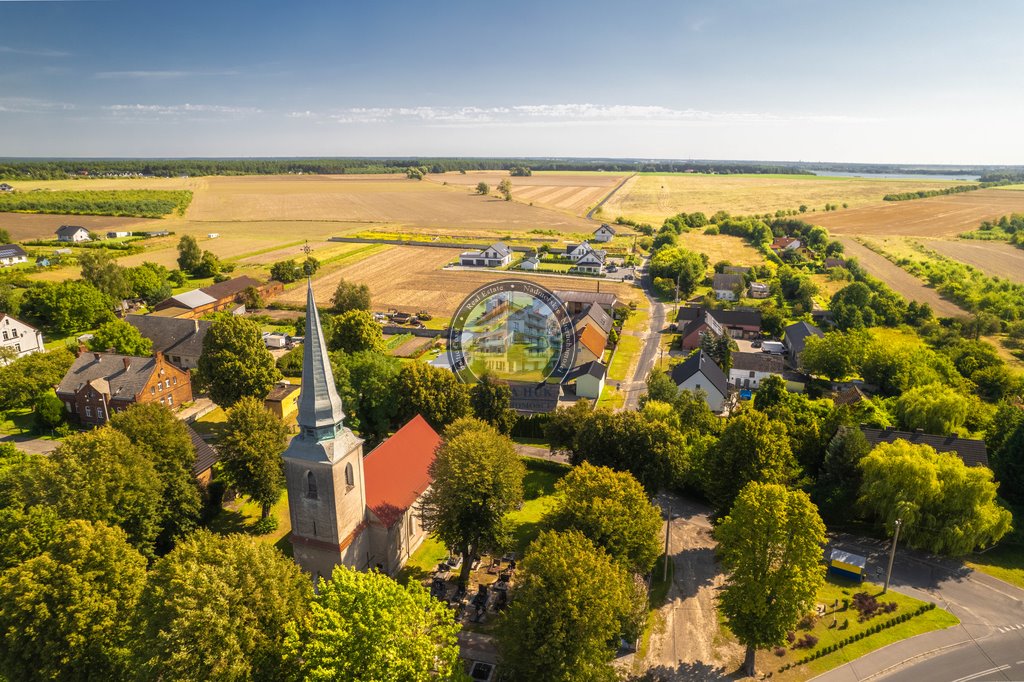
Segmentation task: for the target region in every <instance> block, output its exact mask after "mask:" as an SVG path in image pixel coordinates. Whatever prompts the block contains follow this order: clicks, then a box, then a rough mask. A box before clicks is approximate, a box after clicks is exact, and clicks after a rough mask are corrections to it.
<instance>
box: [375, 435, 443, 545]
mask: <svg viewBox="0 0 1024 682" xmlns="http://www.w3.org/2000/svg"><path fill="white" fill-rule="evenodd" d="M440 444H441V436H439V435H437V432H436V431H434V429H432V428H430V424H428V423H427V421H426V420H425V419H424V418H423V417H422V416H420V415H416V416H415V417H413V419H412V420H410V421H409V422H408V423H407V424H406V425H405V426H403V427H402V428H400V429H398V431H396V432H395V435H393V436H391V437H390V438H388V439H387V440H386V441H384V442H383V443H381V444H380V445H379V446H377V447H376V448H375V449H374V450H373V451H372V452H371V453H370V454H368V455H367V456H366V458H365V459H363V477H364V480H365V482H366V506H368V507H369V508H370V510H371V511H373V513H374V514H376V516H377V518H379V519H380V520H381V522H382V523H383V524H384V525H385V526H386V527H388V528H390V527H391V526H393V525H394V524H395V523H396V522H398V521H399V520H400V519H401V518H402V515H403V514H404V513H405V512H406V510H407V509H409V507H411V506H412V505H413V503H415V502H416V500H417V499H418V498H419V496H420V495H422V494H423V492H424V491H425V490H426V489H427V486H429V485H430V482H431V480H432V479H431V478H430V474H429V473H428V471H427V470H428V469H429V468H430V465H431V463H432V462H433V461H434V451H435V450H436V449H437V446H438V445H440Z"/></svg>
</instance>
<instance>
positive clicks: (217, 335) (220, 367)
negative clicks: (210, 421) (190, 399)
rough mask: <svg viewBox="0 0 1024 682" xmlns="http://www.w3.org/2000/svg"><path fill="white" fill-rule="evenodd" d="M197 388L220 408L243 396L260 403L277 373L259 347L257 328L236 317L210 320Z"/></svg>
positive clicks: (272, 360)
mask: <svg viewBox="0 0 1024 682" xmlns="http://www.w3.org/2000/svg"><path fill="white" fill-rule="evenodd" d="M199 376H200V382H199V383H200V384H201V385H202V386H205V387H206V388H207V389H208V390H209V392H210V398H212V399H213V402H215V403H217V404H218V405H220V406H221V407H230V406H232V405H234V404H235V403H236V402H238V401H239V400H240V399H241V398H242V397H243V396H252V397H254V398H259V399H261V400H262V399H263V398H264V397H265V396H266V395H267V393H269V392H270V388H271V387H272V386H273V385H274V382H275V381H277V380H278V379H280V378H281V373H280V372H279V371H278V369H277V365H276V364H275V363H274V356H273V355H271V354H270V351H268V350H267V347H266V344H264V343H263V335H262V332H261V330H260V326H259V325H258V324H256V323H255V322H253V321H252V320H249V319H246V318H244V317H239V316H237V315H224V316H221V317H218V318H217V319H216V320H214V322H213V324H212V325H210V329H209V331H207V332H206V339H205V341H204V342H203V352H202V354H201V355H200V356H199Z"/></svg>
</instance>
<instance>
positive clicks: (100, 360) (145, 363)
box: [57, 353, 156, 398]
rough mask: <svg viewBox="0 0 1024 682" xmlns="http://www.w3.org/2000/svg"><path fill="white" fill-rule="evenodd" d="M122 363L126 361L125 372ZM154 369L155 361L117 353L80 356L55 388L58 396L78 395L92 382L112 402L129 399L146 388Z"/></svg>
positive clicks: (84, 354)
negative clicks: (105, 386)
mask: <svg viewBox="0 0 1024 682" xmlns="http://www.w3.org/2000/svg"><path fill="white" fill-rule="evenodd" d="M125 360H129V361H130V362H129V365H128V367H127V368H126V367H125V366H124V365H125ZM154 369H156V358H141V357H135V356H131V355H121V354H119V353H82V354H81V355H79V356H78V357H77V358H75V361H74V363H72V365H71V369H69V370H68V372H67V374H65V375H64V378H63V379H61V380H60V384H58V385H57V392H58V393H78V392H79V391H80V390H82V387H84V386H85V385H86V384H88V383H89V382H91V381H96V380H100V381H104V382H106V383H107V384H108V385H109V390H105V391H104V392H105V393H106V394H107V395H109V396H110V397H111V398H113V397H119V398H129V397H133V396H135V395H137V394H138V393H139V392H140V391H142V389H143V388H144V387H145V386H146V382H147V381H148V380H149V377H150V375H152V374H153V370H154Z"/></svg>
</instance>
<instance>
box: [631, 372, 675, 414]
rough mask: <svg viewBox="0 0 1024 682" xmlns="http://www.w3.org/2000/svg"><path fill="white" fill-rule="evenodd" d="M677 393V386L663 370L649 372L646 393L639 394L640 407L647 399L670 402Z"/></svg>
mask: <svg viewBox="0 0 1024 682" xmlns="http://www.w3.org/2000/svg"><path fill="white" fill-rule="evenodd" d="M678 394H679V387H678V386H676V382H674V381H672V378H671V377H669V375H668V374H666V373H665V372H651V375H650V376H649V377H647V393H646V394H645V395H642V396H640V407H643V404H644V403H645V402H646V401H648V400H657V401H660V402H665V403H671V402H672V401H674V400H675V398H676V396H677V395H678Z"/></svg>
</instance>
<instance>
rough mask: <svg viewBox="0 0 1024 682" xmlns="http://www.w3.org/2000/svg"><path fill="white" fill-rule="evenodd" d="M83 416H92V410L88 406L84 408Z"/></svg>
mask: <svg viewBox="0 0 1024 682" xmlns="http://www.w3.org/2000/svg"><path fill="white" fill-rule="evenodd" d="M85 416H86V417H91V416H92V408H91V407H89V406H88V405H86V406H85Z"/></svg>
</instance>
